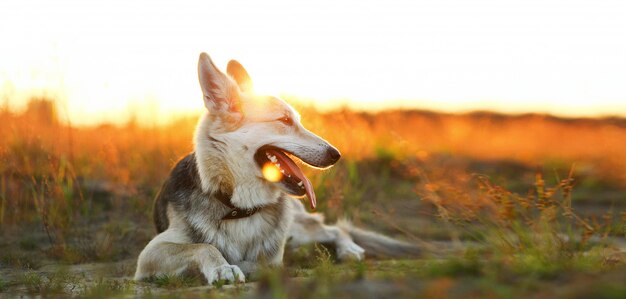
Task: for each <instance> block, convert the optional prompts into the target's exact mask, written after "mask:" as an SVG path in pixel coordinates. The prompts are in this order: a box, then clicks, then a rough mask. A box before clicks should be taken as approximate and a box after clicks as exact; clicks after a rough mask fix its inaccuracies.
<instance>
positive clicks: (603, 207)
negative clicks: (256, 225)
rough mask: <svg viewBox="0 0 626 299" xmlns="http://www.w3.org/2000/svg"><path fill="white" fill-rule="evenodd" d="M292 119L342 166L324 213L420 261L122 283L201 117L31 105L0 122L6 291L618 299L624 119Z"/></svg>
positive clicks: (325, 194) (390, 114) (323, 186)
mask: <svg viewBox="0 0 626 299" xmlns="http://www.w3.org/2000/svg"><path fill="white" fill-rule="evenodd" d="M299 110H300V111H302V112H303V113H302V114H303V115H304V116H305V117H304V119H303V121H304V122H305V125H306V126H307V127H308V128H310V129H311V130H312V131H314V132H316V133H319V134H320V135H322V136H323V137H324V138H326V139H327V140H329V141H330V142H331V143H333V144H334V145H336V146H337V147H338V148H339V149H340V150H341V151H342V154H343V157H344V158H343V159H342V160H340V162H339V163H338V164H337V165H336V166H335V167H333V168H331V169H329V170H327V171H323V172H320V171H317V170H311V169H305V170H304V171H305V172H306V173H307V175H308V176H309V178H310V179H311V181H312V182H313V184H314V186H315V189H316V193H317V195H318V198H319V199H320V200H319V201H318V202H319V205H318V206H319V210H320V211H322V212H323V213H324V214H325V216H326V219H327V220H328V221H329V222H333V221H335V220H336V219H338V218H340V217H344V216H348V217H349V218H350V219H351V220H352V221H353V222H354V223H355V224H356V225H357V226H362V227H366V228H368V229H372V230H375V231H378V232H381V233H384V234H387V235H391V236H394V237H396V238H400V239H404V240H407V241H411V242H416V243H417V244H421V245H423V246H424V248H426V249H427V250H426V252H427V253H426V254H425V256H424V257H423V258H421V259H416V260H384V261H379V260H366V261H362V262H353V263H347V264H337V263H336V262H335V257H334V256H333V254H334V253H333V252H332V251H329V250H327V249H326V247H323V246H316V245H311V246H306V247H303V248H300V249H299V250H298V251H296V252H288V253H287V255H286V257H285V263H286V267H285V268H283V269H265V270H263V271H261V272H260V273H259V274H258V275H256V276H255V277H252V278H251V279H252V281H253V284H246V285H237V286H231V285H225V284H224V282H220V283H217V284H216V285H214V286H212V287H210V288H207V287H205V286H204V284H205V283H204V281H203V279H202V278H201V277H199V276H191V277H178V276H163V277H156V278H154V279H153V280H151V281H149V282H142V283H136V282H132V281H130V277H131V276H132V274H133V272H134V266H135V264H134V262H135V258H136V256H137V254H138V253H139V251H140V250H141V249H142V248H143V246H145V244H146V243H147V242H148V241H149V240H150V238H151V237H152V236H153V234H154V232H153V228H152V220H151V217H152V215H151V209H152V200H153V198H154V196H155V194H156V192H157V191H158V189H159V187H160V184H161V182H162V181H163V180H164V178H165V177H166V176H167V173H168V171H169V169H170V168H171V166H172V165H173V164H174V163H175V161H176V159H178V158H179V157H181V156H182V155H184V154H185V153H187V152H189V151H190V150H191V141H190V140H191V136H192V133H193V128H194V124H195V119H194V118H181V119H179V120H176V121H174V122H172V124H170V125H167V126H163V127H142V126H139V125H137V124H136V123H132V122H130V123H128V124H127V125H123V126H112V125H105V124H103V125H100V126H97V127H72V126H69V125H66V124H64V123H63V122H61V121H59V120H58V119H57V118H56V114H55V109H54V103H53V102H51V101H48V100H46V99H37V100H34V101H33V102H32V103H31V104H29V105H28V108H27V110H26V111H24V112H21V113H14V112H10V111H8V110H0V118H1V119H2V120H3V122H2V124H0V138H2V140H3V143H0V234H1V235H2V238H0V293H6V294H10V295H14V296H19V295H24V294H27V295H29V296H37V295H40V296H68V295H69V296H79V297H87V298H109V297H123V296H127V295H131V296H132V295H134V294H140V295H145V296H153V297H211V298H215V297H218V298H219V297H249V296H254V297H257V296H260V297H272V298H292V297H298V298H299V297H302V298H308V297H324V298H328V297H338V298H344V297H438V298H446V297H481V298H482V297H505V298H512V297H577V296H579V295H581V294H582V295H585V296H583V297H589V296H591V297H594V298H596V297H597V298H619V297H624V293H625V292H626V291H625V290H624V287H623V281H624V279H626V266H625V259H626V257H625V255H624V253H623V250H624V249H623V246H625V245H623V244H622V245H620V240H623V238H624V237H625V236H626V225H625V222H624V221H626V184H624V181H626V164H625V163H626V162H625V161H626V121H623V120H618V119H605V120H591V119H579V120H564V119H557V118H552V117H548V116H537V115H523V116H501V115H494V114H485V113H477V114H465V115H449V114H436V113H430V112H423V111H422V112H420V111H385V112H381V113H379V114H366V113H357V112H352V111H347V110H343V111H337V112H330V113H326V114H319V113H317V112H316V111H314V110H311V109H310V108H307V107H300V109H299ZM355 132H358V134H357V133H355ZM590 144H592V145H594V146H589V145H590ZM619 246H622V247H621V250H622V251H620V247H619ZM59 265H61V266H60V267H59ZM249 280H250V278H249ZM252 285H254V287H251V286H252ZM0 296H2V294H0Z"/></svg>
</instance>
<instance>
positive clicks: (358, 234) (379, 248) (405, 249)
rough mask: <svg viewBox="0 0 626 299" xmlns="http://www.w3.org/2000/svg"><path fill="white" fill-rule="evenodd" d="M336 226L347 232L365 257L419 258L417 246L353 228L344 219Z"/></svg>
mask: <svg viewBox="0 0 626 299" xmlns="http://www.w3.org/2000/svg"><path fill="white" fill-rule="evenodd" d="M337 226H338V227H339V228H340V229H342V230H343V231H345V232H347V233H348V234H349V235H350V237H351V238H352V240H353V241H354V243H356V244H357V245H359V246H361V247H363V249H365V255H366V256H368V257H374V258H412V257H419V256H421V255H422V254H423V250H422V249H421V248H420V247H418V246H417V245H414V244H410V243H407V242H403V241H399V240H395V239H392V238H390V237H387V236H383V235H381V234H378V233H375V232H372V231H366V230H363V229H360V228H358V227H354V226H353V225H352V223H351V222H350V221H348V220H346V219H340V220H339V221H337Z"/></svg>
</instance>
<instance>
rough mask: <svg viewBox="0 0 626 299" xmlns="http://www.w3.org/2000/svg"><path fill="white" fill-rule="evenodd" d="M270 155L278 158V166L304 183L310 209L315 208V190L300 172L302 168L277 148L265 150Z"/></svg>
mask: <svg viewBox="0 0 626 299" xmlns="http://www.w3.org/2000/svg"><path fill="white" fill-rule="evenodd" d="M267 152H268V153H269V154H270V155H274V156H276V158H277V159H278V163H280V167H281V168H283V169H284V170H285V171H287V172H289V173H290V174H291V175H295V176H296V177H297V178H298V179H299V180H301V181H302V183H303V184H304V190H305V191H306V196H307V197H308V198H309V202H310V203H311V209H313V210H315V206H316V205H317V200H316V199H315V191H313V185H312V184H311V181H309V179H308V178H307V177H306V176H305V175H304V173H302V170H301V169H300V167H298V165H296V163H295V162H294V161H293V160H291V158H289V157H287V155H285V153H283V152H282V151H279V150H274V149H270V150H267Z"/></svg>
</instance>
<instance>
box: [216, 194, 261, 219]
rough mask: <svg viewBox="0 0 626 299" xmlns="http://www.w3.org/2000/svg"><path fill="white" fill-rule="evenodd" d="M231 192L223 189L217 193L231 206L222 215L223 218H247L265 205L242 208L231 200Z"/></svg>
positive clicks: (221, 200) (220, 199) (219, 198)
mask: <svg viewBox="0 0 626 299" xmlns="http://www.w3.org/2000/svg"><path fill="white" fill-rule="evenodd" d="M231 196H232V195H231V194H227V193H224V192H222V191H221V190H220V191H218V192H217V194H215V197H216V198H217V199H218V200H219V201H220V202H221V203H222V204H224V205H225V206H227V207H229V208H230V211H229V212H228V213H226V215H224V217H222V220H231V219H240V218H246V217H250V216H252V215H254V214H255V213H256V212H258V211H260V210H261V209H262V208H263V207H255V208H252V209H240V208H238V207H235V206H234V205H233V203H232V202H231V201H230V198H231Z"/></svg>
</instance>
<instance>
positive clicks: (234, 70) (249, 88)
mask: <svg viewBox="0 0 626 299" xmlns="http://www.w3.org/2000/svg"><path fill="white" fill-rule="evenodd" d="M226 73H227V74H229V75H230V76H231V77H233V79H235V82H237V85H239V89H241V91H243V92H254V86H253V85H252V79H251V78H250V75H248V71H246V69H245V68H244V67H243V65H241V63H239V61H237V60H231V61H229V62H228V66H227V67H226Z"/></svg>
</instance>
